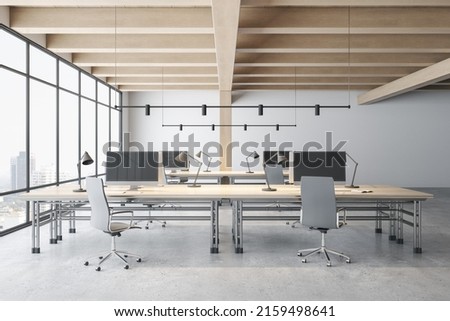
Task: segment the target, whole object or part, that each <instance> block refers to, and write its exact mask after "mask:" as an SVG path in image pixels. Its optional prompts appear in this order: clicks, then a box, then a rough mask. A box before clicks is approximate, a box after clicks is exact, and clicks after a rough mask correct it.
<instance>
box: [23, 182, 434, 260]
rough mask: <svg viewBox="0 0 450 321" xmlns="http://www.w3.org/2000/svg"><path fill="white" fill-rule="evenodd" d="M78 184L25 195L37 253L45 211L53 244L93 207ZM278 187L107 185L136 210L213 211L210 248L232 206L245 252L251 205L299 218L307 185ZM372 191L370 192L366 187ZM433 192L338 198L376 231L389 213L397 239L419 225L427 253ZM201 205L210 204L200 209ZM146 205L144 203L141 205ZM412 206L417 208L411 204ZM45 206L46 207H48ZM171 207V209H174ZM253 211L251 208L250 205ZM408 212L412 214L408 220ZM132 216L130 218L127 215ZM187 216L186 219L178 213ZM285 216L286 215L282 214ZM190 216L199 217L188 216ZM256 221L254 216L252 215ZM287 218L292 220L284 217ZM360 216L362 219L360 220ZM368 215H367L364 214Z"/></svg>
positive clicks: (339, 190) (376, 191)
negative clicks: (65, 224) (425, 226)
mask: <svg viewBox="0 0 450 321" xmlns="http://www.w3.org/2000/svg"><path fill="white" fill-rule="evenodd" d="M75 187H76V186H74V185H62V186H58V187H49V188H45V189H38V190H34V191H31V192H29V193H24V194H22V195H21V196H20V198H21V199H22V200H24V201H30V202H31V203H32V253H39V252H40V233H39V230H40V227H41V225H42V224H41V223H42V222H41V218H42V214H43V213H44V212H45V213H47V215H49V218H48V223H50V231H51V233H50V234H51V239H50V243H56V242H57V240H58V239H59V238H60V237H59V235H58V231H60V229H61V227H60V225H58V222H59V219H60V218H61V216H62V214H63V213H70V215H73V216H71V218H73V219H75V217H74V216H75V215H74V213H73V212H75V211H80V210H84V211H87V210H89V208H88V202H87V194H86V193H75V192H73V191H72V190H73V189H74V188H75ZM275 187H276V188H277V191H274V192H266V191H263V190H262V189H261V185H205V186H202V187H199V188H190V187H188V186H186V185H183V184H181V185H165V186H147V187H142V188H140V189H138V190H130V189H129V187H128V186H111V187H107V188H106V189H105V193H106V196H107V198H108V201H109V202H110V203H111V204H117V205H118V206H120V205H124V204H127V205H131V206H132V207H131V208H128V207H127V209H132V210H136V211H139V210H146V211H148V210H149V208H148V207H146V206H145V204H158V203H159V204H166V203H168V204H170V203H173V202H178V203H180V204H182V203H183V206H184V203H186V202H187V203H188V205H187V206H186V207H182V209H183V208H184V209H185V210H198V209H203V210H207V211H209V215H208V216H206V217H203V219H208V220H209V221H210V252H211V253H218V251H219V207H220V205H221V204H222V203H223V204H228V203H231V204H232V215H233V223H232V234H233V240H234V246H235V252H236V253H242V252H243V244H244V230H243V221H244V220H245V218H246V217H245V216H244V215H243V214H244V211H245V210H246V205H247V204H249V205H250V204H255V203H256V204H258V205H262V206H260V207H258V208H257V209H258V210H268V211H273V210H274V208H273V207H270V206H266V205H267V204H271V203H274V202H281V203H288V204H292V205H293V207H286V208H284V207H279V208H277V211H278V210H280V211H281V210H292V209H294V210H295V211H297V213H296V215H295V216H291V219H296V218H298V217H299V216H298V211H299V209H300V206H301V189H300V186H298V185H280V186H275ZM364 190H370V191H371V192H370V193H362V192H361V191H364ZM432 197H433V195H431V194H427V193H423V192H419V191H414V190H410V189H405V188H400V187H393V186H378V185H377V186H375V185H370V186H361V188H359V189H348V188H345V187H343V186H340V185H336V200H337V202H338V205H339V207H344V208H346V209H348V210H349V211H351V210H356V211H364V210H373V211H375V213H376V215H375V216H374V217H370V218H369V219H373V220H374V221H375V222H376V231H378V232H379V231H381V221H382V220H383V218H386V216H383V213H386V212H387V219H388V220H389V221H390V235H389V238H390V239H391V240H397V242H398V243H403V225H404V224H406V225H409V226H411V227H412V228H413V242H412V243H413V251H414V252H415V253H421V252H422V236H421V233H422V202H423V201H425V200H427V199H430V198H432ZM189 202H194V203H193V204H194V206H192V207H191V206H189ZM198 204H207V205H206V206H203V207H199V206H198ZM137 205H144V206H137ZM408 205H410V206H411V210H408V209H407V208H406V206H408ZM42 209H45V211H42ZM169 209H170V208H169ZM249 209H250V207H249ZM404 215H407V216H409V217H411V218H412V221H409V220H407V219H406V218H405V217H404ZM124 218H129V217H124ZM177 218H178V219H183V218H182V217H177ZM276 218H278V219H280V217H276ZM135 219H136V220H149V217H148V216H135ZM186 219H196V218H195V217H187V218H186ZM249 219H251V218H249ZM259 219H269V220H270V219H271V217H270V216H264V217H263V218H259ZM281 219H286V218H285V217H282V218H281ZM357 219H358V218H357ZM360 219H364V218H362V217H361V218H360Z"/></svg>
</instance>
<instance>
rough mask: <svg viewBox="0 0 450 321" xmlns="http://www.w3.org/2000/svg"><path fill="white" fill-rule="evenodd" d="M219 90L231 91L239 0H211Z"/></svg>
mask: <svg viewBox="0 0 450 321" xmlns="http://www.w3.org/2000/svg"><path fill="white" fill-rule="evenodd" d="M211 4H212V15H213V24H214V38H215V44H216V56H217V73H218V75H219V88H220V90H221V91H231V88H232V84H233V70H234V61H235V54H236V42H237V34H238V26H239V12H240V5H241V0H227V1H223V0H211Z"/></svg>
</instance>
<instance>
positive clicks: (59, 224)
mask: <svg viewBox="0 0 450 321" xmlns="http://www.w3.org/2000/svg"><path fill="white" fill-rule="evenodd" d="M56 206H57V208H56V239H57V240H58V241H62V210H63V206H62V205H61V203H60V202H58V203H57V204H56Z"/></svg>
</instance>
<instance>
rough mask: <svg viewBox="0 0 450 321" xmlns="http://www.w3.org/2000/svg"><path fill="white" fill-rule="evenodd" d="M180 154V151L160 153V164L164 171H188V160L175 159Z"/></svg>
mask: <svg viewBox="0 0 450 321" xmlns="http://www.w3.org/2000/svg"><path fill="white" fill-rule="evenodd" d="M180 153H182V151H168V150H163V151H162V164H163V166H164V168H165V169H189V160H186V161H184V162H183V161H181V160H177V159H176V157H177V156H178V155H179V154H180Z"/></svg>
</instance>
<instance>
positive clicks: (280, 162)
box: [277, 154, 288, 164]
mask: <svg viewBox="0 0 450 321" xmlns="http://www.w3.org/2000/svg"><path fill="white" fill-rule="evenodd" d="M287 160H288V159H287V157H286V156H284V155H281V154H278V158H277V163H278V164H282V163H284V162H286V161H287Z"/></svg>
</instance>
